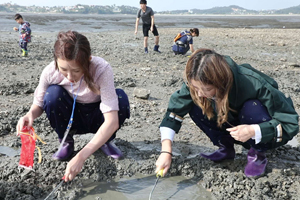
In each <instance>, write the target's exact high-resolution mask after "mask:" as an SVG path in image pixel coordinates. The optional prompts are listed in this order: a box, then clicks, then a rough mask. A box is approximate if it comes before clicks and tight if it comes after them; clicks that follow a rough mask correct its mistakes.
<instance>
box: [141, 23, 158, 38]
mask: <svg viewBox="0 0 300 200" xmlns="http://www.w3.org/2000/svg"><path fill="white" fill-rule="evenodd" d="M150 29H151V24H143V34H144V37H149V31H150ZM152 33H153V35H154V36H158V31H157V28H156V26H155V24H154V25H153V31H152Z"/></svg>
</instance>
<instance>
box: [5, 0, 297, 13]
mask: <svg viewBox="0 0 300 200" xmlns="http://www.w3.org/2000/svg"><path fill="white" fill-rule="evenodd" d="M139 2H140V1H139V0H84V1H83V0H11V1H9V0H0V4H3V3H12V4H14V3H15V4H18V5H21V6H32V5H35V6H51V7H52V6H74V5H76V4H84V5H113V4H115V5H116V6H121V5H128V6H133V7H139ZM147 5H148V6H149V7H151V8H152V9H153V10H154V11H157V12H159V11H167V10H182V9H183V10H186V9H193V8H196V9H209V8H213V7H219V6H230V5H237V6H240V7H243V8H246V9H251V10H271V9H283V8H288V7H292V6H298V5H300V1H299V0H148V1H147Z"/></svg>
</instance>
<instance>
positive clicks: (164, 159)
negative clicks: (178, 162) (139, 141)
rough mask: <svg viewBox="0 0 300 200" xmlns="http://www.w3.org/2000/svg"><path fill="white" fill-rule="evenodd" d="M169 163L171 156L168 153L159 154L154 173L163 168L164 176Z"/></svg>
mask: <svg viewBox="0 0 300 200" xmlns="http://www.w3.org/2000/svg"><path fill="white" fill-rule="evenodd" d="M171 163H172V156H171V155H170V154H168V153H162V154H160V156H159V157H158V159H157V161H156V170H155V174H157V173H158V172H159V171H160V170H161V169H164V171H163V176H165V175H166V173H167V172H168V170H169V169H170V166H171Z"/></svg>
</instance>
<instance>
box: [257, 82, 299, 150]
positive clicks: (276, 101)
mask: <svg viewBox="0 0 300 200" xmlns="http://www.w3.org/2000/svg"><path fill="white" fill-rule="evenodd" d="M258 99H259V100H260V101H261V102H262V103H263V104H264V105H265V106H266V107H267V110H268V112H269V114H270V116H271V117H272V119H271V120H270V121H267V122H263V123H260V124H259V126H260V129H261V133H262V139H261V142H263V143H267V142H270V141H273V146H274V147H277V146H281V145H283V144H286V143H287V142H288V141H289V140H291V139H292V138H293V137H294V136H295V135H296V134H297V133H298V132H299V125H298V114H297V112H296V111H295V109H294V106H293V102H292V100H291V99H290V98H286V97H285V95H284V94H283V93H282V92H280V91H279V90H277V89H276V88H274V87H272V86H271V85H270V84H267V83H266V84H265V85H264V86H263V87H261V89H260V90H258ZM278 126H281V128H282V134H281V139H280V134H279V133H278Z"/></svg>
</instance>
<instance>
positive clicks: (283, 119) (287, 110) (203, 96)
mask: <svg viewBox="0 0 300 200" xmlns="http://www.w3.org/2000/svg"><path fill="white" fill-rule="evenodd" d="M184 78H185V81H186V83H184V84H183V85H182V87H181V89H180V90H178V91H177V92H175V93H173V94H172V96H171V98H170V101H169V106H168V109H167V112H166V114H165V117H164V119H163V120H162V122H161V124H160V132H161V143H162V148H161V150H162V151H161V154H160V156H159V158H158V160H157V161H156V173H157V172H158V171H160V170H161V169H164V173H163V174H164V175H165V174H166V173H167V171H168V169H169V168H170V166H171V161H172V141H173V138H174V135H175V133H178V132H179V130H180V128H181V124H182V121H183V117H184V116H185V115H186V114H187V113H189V115H190V117H191V119H192V120H193V121H194V122H195V124H196V125H197V126H198V127H199V128H200V129H201V130H202V131H203V132H204V133H205V134H206V135H207V136H208V137H209V138H210V140H211V141H212V142H213V144H214V145H216V146H218V147H219V149H218V150H217V151H215V152H213V153H211V154H204V153H201V154H200V155H201V156H202V157H204V158H207V159H210V160H212V161H214V162H220V161H222V160H225V159H234V158H235V149H234V144H241V145H243V146H244V147H245V148H247V149H250V150H249V151H248V154H247V160H248V162H247V164H246V167H245V170H244V173H245V175H246V176H247V177H257V176H260V175H262V174H264V172H265V169H266V166H267V163H268V160H267V157H266V155H265V152H266V151H267V150H269V149H274V148H277V147H279V146H282V145H284V144H286V143H287V142H288V141H289V140H291V139H292V138H293V137H294V136H295V135H296V134H298V132H299V125H298V118H299V117H298V114H297V112H296V111H295V108H294V106H293V102H292V100H291V99H290V98H287V97H285V95H284V94H283V93H282V92H281V91H279V90H278V84H277V82H276V81H275V80H273V79H272V78H271V77H269V76H267V75H266V74H264V73H262V72H260V71H258V70H256V69H254V68H253V67H252V66H251V65H249V64H241V65H238V64H236V63H235V62H234V61H233V60H232V59H231V58H230V57H229V56H223V55H220V54H218V53H216V52H215V51H213V50H210V49H199V50H196V51H195V52H194V53H193V54H192V56H191V57H190V58H189V60H188V62H187V64H186V68H185V77H184Z"/></svg>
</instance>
